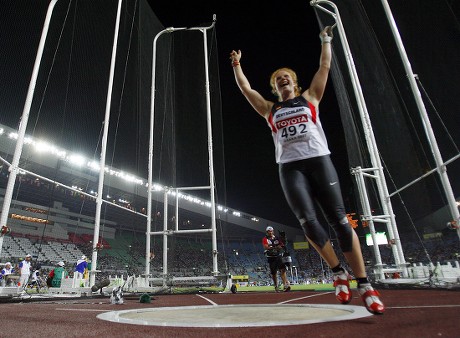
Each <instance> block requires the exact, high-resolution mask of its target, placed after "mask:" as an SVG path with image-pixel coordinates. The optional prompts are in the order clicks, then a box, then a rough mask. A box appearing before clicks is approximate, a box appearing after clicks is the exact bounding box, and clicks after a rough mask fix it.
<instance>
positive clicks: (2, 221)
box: [0, 0, 57, 254]
mask: <svg viewBox="0 0 460 338" xmlns="http://www.w3.org/2000/svg"><path fill="white" fill-rule="evenodd" d="M56 2H57V0H51V1H50V3H49V5H48V11H47V13H46V18H45V23H44V25H43V29H42V35H41V38H40V43H39V44H38V51H37V56H36V57H35V63H34V68H33V70H32V77H31V79H30V83H29V89H28V91H27V97H26V102H25V104H24V110H23V112H22V117H21V122H20V124H19V130H18V140H17V141H16V148H15V150H14V155H13V161H12V162H11V166H10V167H9V168H8V170H9V172H10V174H9V176H8V183H7V186H6V191H5V197H4V199H3V206H2V215H1V218H0V228H1V227H2V226H4V225H5V226H6V225H7V223H8V214H9V212H10V206H11V200H12V198H13V190H14V184H15V182H16V177H17V175H18V172H19V167H18V165H19V159H20V158H21V154H22V148H23V146H24V136H25V133H26V129H27V122H28V121H29V114H30V108H31V106H32V100H33V97H34V92H35V85H36V83H37V77H38V71H39V69H40V63H41V61H42V56H43V50H44V48H45V41H46V38H47V36H48V30H49V25H50V21H51V16H52V14H53V10H54V6H55V5H56ZM2 246H3V236H0V254H1V253H2Z"/></svg>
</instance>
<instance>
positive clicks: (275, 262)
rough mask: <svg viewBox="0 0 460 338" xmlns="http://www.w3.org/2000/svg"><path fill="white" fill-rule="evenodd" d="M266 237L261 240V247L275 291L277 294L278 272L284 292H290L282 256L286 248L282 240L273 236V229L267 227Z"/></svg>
mask: <svg viewBox="0 0 460 338" xmlns="http://www.w3.org/2000/svg"><path fill="white" fill-rule="evenodd" d="M265 231H266V235H265V237H264V238H262V245H263V247H264V253H265V256H266V257H267V260H268V265H269V266H270V273H271V275H272V279H273V283H274V284H275V291H276V292H278V291H279V288H278V271H279V272H280V275H281V279H282V281H283V284H284V292H287V291H290V290H291V286H290V285H289V281H288V279H287V277H286V264H285V263H283V254H284V253H285V252H286V246H285V243H284V242H283V240H282V239H281V238H280V237H278V236H275V232H274V230H273V227H271V226H268V227H267V228H266V229H265Z"/></svg>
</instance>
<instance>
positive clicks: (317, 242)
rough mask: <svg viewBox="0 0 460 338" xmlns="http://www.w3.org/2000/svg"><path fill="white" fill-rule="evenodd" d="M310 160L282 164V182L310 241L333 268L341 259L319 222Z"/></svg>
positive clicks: (291, 205) (285, 192) (292, 207)
mask: <svg viewBox="0 0 460 338" xmlns="http://www.w3.org/2000/svg"><path fill="white" fill-rule="evenodd" d="M309 161H310V160H304V161H298V162H295V163H287V164H281V165H280V168H279V169H280V170H279V175H280V183H281V187H282V188H283V191H284V195H285V197H286V200H287V202H288V204H289V206H290V208H291V210H292V212H293V213H294V215H295V216H296V217H297V219H298V220H299V222H300V224H301V226H302V229H303V231H304V233H305V237H306V238H307V240H308V242H309V243H310V244H311V245H312V246H313V247H314V248H315V249H316V251H317V252H318V253H319V255H320V256H321V257H322V258H323V259H324V260H325V261H326V263H327V264H328V265H329V266H330V267H331V268H332V267H335V266H337V265H338V264H339V259H338V258H337V255H336V253H335V252H334V249H333V247H332V245H331V242H330V240H329V235H328V233H327V232H326V230H325V229H324V227H323V226H322V225H321V224H320V223H319V221H318V218H317V215H316V210H315V207H314V200H313V192H312V187H311V185H310V182H309V180H308V177H307V173H308V172H310V167H309Z"/></svg>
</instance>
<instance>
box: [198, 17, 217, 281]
mask: <svg viewBox="0 0 460 338" xmlns="http://www.w3.org/2000/svg"><path fill="white" fill-rule="evenodd" d="M213 19H214V20H213V23H212V25H211V26H209V27H207V28H205V29H203V30H202V32H203V49H204V67H205V77H206V116H207V127H208V156H209V157H208V158H209V186H210V195H211V196H210V197H211V229H212V267H213V270H212V273H213V275H217V274H218V273H219V271H218V266H217V253H218V251H217V229H216V198H215V176H214V157H213V148H212V122H211V97H210V89H209V65H208V41H207V35H206V32H207V30H208V29H212V28H213V27H214V25H215V23H216V16H215V15H214V17H213Z"/></svg>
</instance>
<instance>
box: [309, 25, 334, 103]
mask: <svg viewBox="0 0 460 338" xmlns="http://www.w3.org/2000/svg"><path fill="white" fill-rule="evenodd" d="M332 36H333V35H332V27H330V26H326V27H325V28H324V29H323V30H322V31H321V33H320V34H319V37H320V39H321V45H322V46H321V56H320V60H319V68H318V70H317V71H316V73H315V75H314V76H313V79H312V81H311V83H310V87H309V88H308V89H307V90H306V91H305V92H303V93H302V96H303V97H305V98H306V99H307V100H308V101H309V102H311V103H312V104H314V105H315V106H318V104H319V102H320V101H321V99H322V98H323V94H324V91H325V89H326V84H327V79H328V77H329V69H330V68H331V59H332V50H331V41H332Z"/></svg>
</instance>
